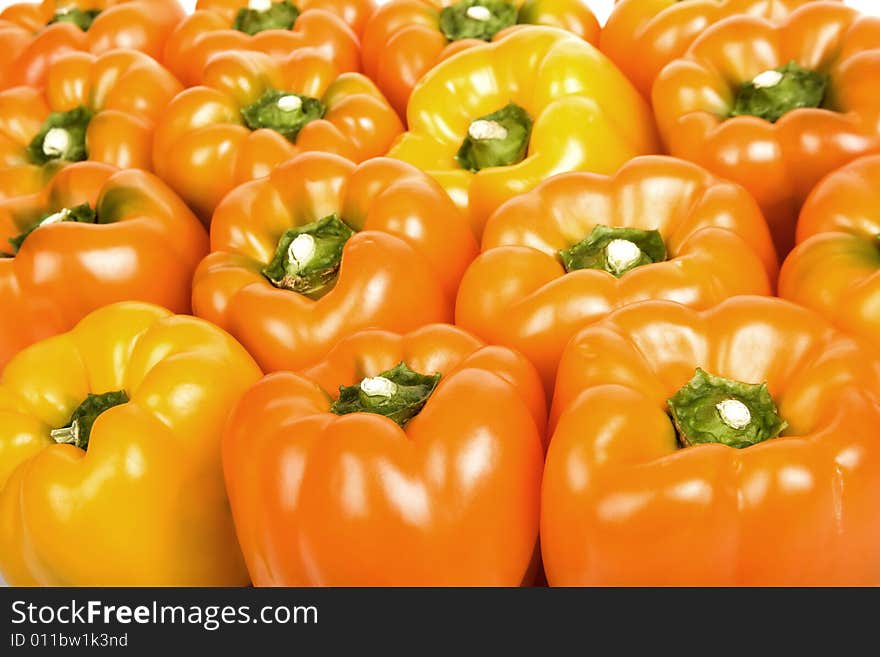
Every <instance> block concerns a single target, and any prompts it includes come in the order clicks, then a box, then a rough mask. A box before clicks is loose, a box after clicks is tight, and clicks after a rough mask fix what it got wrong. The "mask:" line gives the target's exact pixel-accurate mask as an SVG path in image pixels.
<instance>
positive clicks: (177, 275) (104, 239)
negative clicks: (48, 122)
mask: <svg viewBox="0 0 880 657" xmlns="http://www.w3.org/2000/svg"><path fill="white" fill-rule="evenodd" d="M207 252H208V236H207V234H206V233H205V229H204V228H203V227H202V225H201V223H200V222H199V220H198V219H197V218H196V216H195V215H193V213H192V212H191V211H190V210H189V209H188V208H187V207H186V205H185V204H184V203H183V201H181V200H180V199H179V198H178V197H177V196H175V194H174V193H173V192H172V191H171V190H170V189H168V187H167V186H166V185H165V184H164V183H163V182H162V181H161V180H159V179H158V178H156V177H155V176H153V175H152V174H149V173H147V172H145V171H138V170H135V169H127V170H124V171H120V170H118V169H115V168H114V167H111V166H109V165H106V164H99V163H97V162H80V163H77V164H72V165H70V166H68V167H65V168H64V169H62V170H61V171H60V172H59V173H58V174H57V175H56V176H55V177H54V178H53V179H52V181H51V182H50V183H49V184H48V185H47V186H46V188H45V189H43V190H42V191H40V192H39V193H37V194H34V195H32V196H26V197H18V198H15V199H7V200H5V201H0V299H2V300H3V313H0V369H2V367H3V364H4V363H5V362H6V361H7V360H9V358H10V357H11V356H12V355H13V354H14V353H15V352H17V351H19V350H20V349H21V348H22V347H24V346H26V345H28V344H30V343H32V342H34V341H35V340H37V339H41V338H43V337H46V336H49V335H54V334H56V333H59V332H61V331H66V330H69V329H70V328H72V327H73V326H74V325H75V324H76V323H77V322H78V321H79V320H80V319H82V318H83V317H84V316H85V315H87V314H88V313H90V312H91V311H93V310H95V309H97V308H100V307H101V306H104V305H107V304H109V303H113V302H116V301H125V300H136V301H148V302H151V303H156V304H160V305H162V306H164V307H166V308H168V309H170V310H172V311H174V312H178V313H188V312H189V311H190V289H191V281H192V276H193V272H194V271H195V269H196V266H197V265H198V263H199V261H200V260H201V259H202V258H203V257H204V256H205V255H206V254H207Z"/></svg>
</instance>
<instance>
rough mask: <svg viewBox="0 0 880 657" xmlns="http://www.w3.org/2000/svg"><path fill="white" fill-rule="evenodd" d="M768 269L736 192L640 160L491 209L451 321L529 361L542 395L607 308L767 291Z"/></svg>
mask: <svg viewBox="0 0 880 657" xmlns="http://www.w3.org/2000/svg"><path fill="white" fill-rule="evenodd" d="M777 270H778V265H777V262H776V255H775V252H774V250H773V243H772V240H771V238H770V233H769V231H768V229H767V225H766V223H765V221H764V218H763V217H762V216H761V213H760V211H759V210H758V207H757V205H756V203H755V202H754V200H753V199H752V198H751V196H749V194H748V193H747V192H746V191H745V190H744V189H743V188H741V187H739V186H738V185H735V184H732V183H729V182H726V181H721V180H718V179H717V178H715V177H714V176H712V175H711V174H709V173H707V172H706V171H705V170H703V169H701V168H700V167H698V166H696V165H694V164H691V163H689V162H684V161H682V160H676V159H673V158H669V157H661V156H645V157H640V158H636V159H634V160H632V161H631V162H629V163H627V164H626V165H624V167H623V168H622V169H621V170H620V171H619V172H618V173H617V174H615V175H614V176H612V177H607V176H602V175H598V174H592V173H583V172H577V173H568V174H563V175H560V176H557V177H555V178H552V179H550V180H548V181H546V182H544V183H542V184H540V185H538V187H536V188H535V189H533V190H532V191H530V192H527V193H525V194H522V195H520V196H517V197H516V198H514V199H512V200H510V201H508V202H507V203H505V204H504V205H503V206H501V207H500V208H499V209H498V210H497V211H496V212H495V213H494V214H493V215H492V217H491V218H490V219H489V222H488V223H487V224H486V230H485V232H484V233H483V245H482V253H481V254H480V255H479V256H478V257H477V259H476V260H475V261H474V263H473V265H471V267H470V268H469V269H468V270H467V273H466V274H465V276H464V278H463V280H462V283H461V288H460V290H459V293H458V301H457V304H456V309H455V317H456V324H458V325H460V326H462V327H463V328H465V329H467V330H469V331H472V332H473V333H475V334H476V335H478V336H480V337H481V338H483V339H484V340H487V341H489V342H491V343H493V344H503V345H506V346H508V347H512V348H515V349H518V350H520V351H521V352H522V353H524V354H525V355H526V356H528V357H529V359H530V360H531V361H532V362H533V363H534V364H535V366H536V367H537V368H538V371H539V372H540V373H541V376H542V378H543V380H544V385H545V386H546V389H547V391H548V394H549V393H550V392H552V390H553V381H554V379H555V375H556V366H557V365H558V363H559V358H560V355H561V354H562V350H563V348H564V347H565V344H566V342H568V340H569V338H571V336H572V335H574V334H575V333H576V332H577V331H578V330H579V329H581V328H583V327H584V326H586V325H587V324H590V323H592V322H595V321H596V320H598V319H601V318H602V317H604V316H605V315H607V314H608V313H609V312H611V311H612V310H614V309H615V308H617V307H620V306H623V305H627V304H630V303H633V302H636V301H643V300H646V299H669V300H671V301H678V302H680V303H683V304H686V305H688V306H692V307H695V308H709V307H711V306H713V305H715V304H717V303H719V302H721V301H723V300H724V299H726V298H727V297H729V296H733V295H736V294H767V295H769V294H772V293H773V289H774V285H775V282H776V274H777Z"/></svg>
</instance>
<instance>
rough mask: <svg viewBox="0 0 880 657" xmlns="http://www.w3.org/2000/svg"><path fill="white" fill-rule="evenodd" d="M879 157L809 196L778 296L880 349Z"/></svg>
mask: <svg viewBox="0 0 880 657" xmlns="http://www.w3.org/2000/svg"><path fill="white" fill-rule="evenodd" d="M878 207H880V156H877V155H870V156H867V157H864V158H861V159H858V160H856V161H854V162H852V163H851V164H849V165H847V166H845V167H843V168H842V169H839V170H837V171H835V172H834V173H831V174H829V175H828V176H827V177H826V178H825V179H824V180H822V182H820V183H819V185H818V186H817V187H816V189H815V190H814V191H813V193H812V194H811V195H810V196H809V198H808V199H807V201H806V203H804V207H803V209H802V210H801V214H800V218H799V219H798V226H797V242H798V246H796V247H795V249H794V251H792V252H791V254H790V255H789V256H788V258H787V259H786V261H785V264H784V265H783V267H782V272H781V274H780V279H779V294H780V296H782V297H785V298H786V299H790V300H792V301H795V302H797V303H799V304H801V305H804V306H807V307H808V308H812V309H814V310H816V311H817V312H819V313H820V314H821V315H823V316H825V317H826V318H827V319H829V320H830V321H831V322H833V323H835V324H837V325H838V326H839V327H840V328H842V329H843V330H845V331H847V332H849V333H852V334H855V335H859V336H862V337H863V338H865V339H866V340H868V341H869V342H871V343H872V344H873V345H874V346H880V312H878V309H877V299H878V295H880V242H878V239H880V217H878V214H877V208H878Z"/></svg>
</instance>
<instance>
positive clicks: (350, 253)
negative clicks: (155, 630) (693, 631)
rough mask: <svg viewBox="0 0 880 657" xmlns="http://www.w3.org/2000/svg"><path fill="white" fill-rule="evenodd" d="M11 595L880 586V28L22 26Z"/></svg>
mask: <svg viewBox="0 0 880 657" xmlns="http://www.w3.org/2000/svg"><path fill="white" fill-rule="evenodd" d="M0 40H2V43H3V51H4V52H3V57H2V61H0V578H2V579H3V580H5V581H6V582H8V583H9V584H12V585H55V586H58V585H79V586H135V585H164V586H247V585H251V584H253V585H257V586H533V585H550V586H600V585H601V586H607V585H610V586H630V585H634V586H803V585H835V586H878V585H880V93H877V80H880V20H878V19H877V18H872V17H870V16H866V15H862V14H860V13H859V12H858V11H856V10H855V9H852V8H850V7H848V6H847V5H846V3H844V2H838V1H835V0H776V1H774V2H767V1H766V0H687V1H686V2H678V1H677V0H617V2H616V3H615V4H614V8H613V11H612V12H611V16H610V18H609V19H608V21H607V22H606V23H605V24H604V25H603V26H600V22H599V21H598V20H597V18H596V17H595V16H594V14H593V13H592V12H591V10H590V9H589V7H588V6H587V4H586V3H585V1H584V0H385V1H384V2H377V1H376V0H198V2H197V3H196V6H195V11H192V12H186V11H184V9H183V8H182V7H181V6H180V5H179V4H178V2H177V0H42V1H41V2H30V3H18V4H11V5H10V6H8V7H7V8H6V9H4V10H2V11H0Z"/></svg>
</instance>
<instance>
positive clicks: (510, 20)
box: [361, 0, 600, 116]
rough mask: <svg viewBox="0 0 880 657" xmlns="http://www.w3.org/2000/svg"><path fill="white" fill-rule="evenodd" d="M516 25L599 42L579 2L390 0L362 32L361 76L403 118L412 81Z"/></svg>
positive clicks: (594, 24)
mask: <svg viewBox="0 0 880 657" xmlns="http://www.w3.org/2000/svg"><path fill="white" fill-rule="evenodd" d="M516 24H534V25H547V26H550V27H559V28H562V29H565V30H568V31H569V32H572V33H573V34H576V35H577V36H579V37H581V38H582V39H584V40H586V41H589V42H590V43H592V44H594V45H596V44H598V42H599V29H600V28H599V21H597V20H596V17H595V16H594V15H593V12H592V11H590V8H589V7H588V6H587V5H586V4H584V3H583V2H582V1H581V0H392V1H391V2H389V3H387V4H385V5H383V6H382V7H380V8H379V9H378V10H377V11H376V13H374V14H373V16H372V17H371V18H370V20H369V22H368V23H367V27H366V29H365V30H364V36H363V39H362V51H361V56H362V58H361V61H362V65H363V68H364V72H366V74H367V75H369V76H370V77H371V78H372V79H373V80H375V82H376V84H377V85H378V87H379V89H381V90H382V93H384V94H385V96H386V97H387V98H388V100H389V101H391V104H392V105H393V106H394V108H395V109H396V110H397V112H398V114H400V116H405V115H406V104H407V101H408V100H409V97H410V94H411V93H412V90H413V87H414V86H415V84H416V82H418V81H419V80H420V79H421V78H422V77H424V75H425V73H427V72H428V71H429V70H430V69H431V68H433V67H434V66H435V65H436V64H437V63H438V62H440V61H443V60H444V59H446V58H447V57H449V56H450V55H452V54H455V53H456V52H460V51H461V50H464V49H465V48H468V47H470V46H474V45H478V44H480V43H482V42H483V41H490V40H491V39H492V38H493V37H494V36H495V35H496V34H498V33H500V32H501V31H503V30H505V29H507V28H509V27H511V26H513V25H516Z"/></svg>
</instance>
